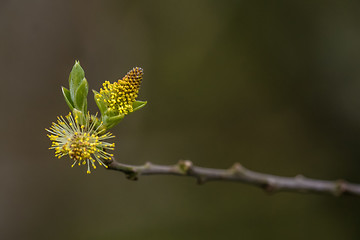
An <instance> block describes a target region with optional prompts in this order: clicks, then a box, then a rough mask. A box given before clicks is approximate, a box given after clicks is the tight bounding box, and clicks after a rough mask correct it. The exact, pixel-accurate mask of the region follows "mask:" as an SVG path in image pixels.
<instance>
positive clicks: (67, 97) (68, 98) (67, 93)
mask: <svg viewBox="0 0 360 240" xmlns="http://www.w3.org/2000/svg"><path fill="white" fill-rule="evenodd" d="M61 90H62V93H63V95H64V98H65V102H66V103H67V105H68V106H69V108H70V110H71V111H72V110H73V109H74V103H73V101H72V100H71V96H70V91H69V90H68V89H66V88H64V87H61Z"/></svg>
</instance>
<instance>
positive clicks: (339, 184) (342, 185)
mask: <svg viewBox="0 0 360 240" xmlns="http://www.w3.org/2000/svg"><path fill="white" fill-rule="evenodd" d="M346 185H347V182H346V181H345V180H343V179H339V180H337V181H336V182H335V190H334V195H335V196H336V197H340V196H341V195H342V194H343V193H344V192H346Z"/></svg>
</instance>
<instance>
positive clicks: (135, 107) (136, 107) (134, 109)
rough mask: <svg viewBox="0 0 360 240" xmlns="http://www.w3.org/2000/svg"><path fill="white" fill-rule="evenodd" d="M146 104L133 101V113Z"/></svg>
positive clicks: (145, 102)
mask: <svg viewBox="0 0 360 240" xmlns="http://www.w3.org/2000/svg"><path fill="white" fill-rule="evenodd" d="M146 104H147V101H135V102H134V103H133V111H134V112H135V111H137V110H139V109H140V108H143V107H144V106H145V105H146Z"/></svg>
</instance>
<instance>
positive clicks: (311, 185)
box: [108, 159, 360, 196]
mask: <svg viewBox="0 0 360 240" xmlns="http://www.w3.org/2000/svg"><path fill="white" fill-rule="evenodd" d="M108 169H112V170H117V171H120V172H123V173H125V174H126V176H127V178H128V179H131V180H137V179H138V177H139V176H141V175H160V174H162V175H177V176H191V177H194V178H196V179H197V181H198V183H199V184H202V183H205V182H208V181H236V182H242V183H245V184H250V185H254V186H257V187H260V188H263V189H264V190H265V191H267V192H271V193H273V192H280V191H289V192H301V193H323V194H331V195H334V196H341V195H355V196H360V185H359V184H353V183H348V182H346V181H344V180H337V181H326V180H317V179H310V178H306V177H304V176H301V175H298V176H296V177H281V176H275V175H270V174H264V173H259V172H254V171H251V170H248V169H246V168H244V167H243V166H242V165H240V164H239V163H235V164H234V165H233V166H232V167H230V168H229V169H214V168H203V167H198V166H194V165H193V164H192V162H191V161H188V160H185V161H179V162H178V163H177V164H175V165H157V164H153V163H150V162H148V163H146V164H144V165H141V166H132V165H127V164H122V163H119V162H117V161H116V160H115V159H112V160H111V161H110V162H109V163H108Z"/></svg>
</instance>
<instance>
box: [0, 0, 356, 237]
mask: <svg viewBox="0 0 360 240" xmlns="http://www.w3.org/2000/svg"><path fill="white" fill-rule="evenodd" d="M359 11H360V3H359V2H356V1H347V0H344V1H227V0H226V1H205V0H204V1H164V0H156V1H137V0H134V1H115V0H112V1H111V0H104V1H78V0H77V1H46V0H32V1H25V0H19V1H15V0H14V1H11V0H1V1H0V30H1V37H0V79H1V80H0V81H1V94H0V98H1V105H2V111H1V115H2V117H1V124H0V126H1V133H2V137H1V144H0V148H1V165H0V189H1V191H0V238H1V239H4V240H5V239H77V240H79V239H156V240H159V239H175V240H176V239H227V238H231V239H327V240H331V239H359V237H360V228H359V224H360V220H359V215H360V204H359V203H360V200H359V199H358V198H355V197H344V198H334V197H331V196H320V195H306V194H296V193H279V194H275V195H271V196H269V195H268V194H266V193H264V192H263V191H262V190H260V189H257V188H254V187H252V186H247V185H243V184H239V183H221V182H211V183H208V184H205V185H203V186H198V185H197V184H196V183H195V181H194V179H190V178H182V177H175V176H151V177H143V178H141V179H140V180H139V181H137V182H132V181H129V180H127V179H125V177H124V176H123V174H121V173H120V172H115V171H106V170H104V169H101V168H100V169H99V168H98V169H97V170H96V171H94V172H93V173H92V174H91V175H86V173H85V168H73V169H71V168H70V165H71V161H70V160H69V159H68V158H62V159H56V158H55V157H54V156H53V154H54V153H53V152H52V151H49V150H48V149H47V148H48V147H49V146H50V141H49V140H48V139H47V137H46V132H45V130H44V128H45V127H49V126H50V124H51V122H52V121H54V120H55V119H56V116H58V115H60V114H61V115H65V114H67V113H68V111H69V110H68V108H67V106H66V104H65V102H64V100H63V97H62V94H61V91H60V86H66V87H67V86H68V74H69V72H70V70H71V68H72V65H73V64H74V61H75V59H78V60H80V63H81V65H82V67H83V68H84V69H85V72H86V77H87V79H88V82H89V85H90V88H91V89H97V90H98V89H99V88H100V86H101V83H102V82H103V81H105V80H109V81H115V80H117V79H118V78H121V77H122V76H123V75H124V74H125V73H126V72H127V71H128V70H129V69H131V68H132V67H134V66H141V67H142V68H144V72H145V75H144V80H143V85H142V88H141V92H140V97H139V99H140V100H147V101H148V105H147V106H146V107H145V108H144V109H142V110H141V111H138V112H136V113H134V114H132V115H129V116H128V117H126V118H125V120H124V121H123V122H122V123H121V124H120V125H119V126H118V127H117V128H115V129H114V130H113V132H114V134H115V135H116V137H117V138H116V140H115V141H116V144H117V148H116V153H115V155H116V157H117V158H118V160H120V161H121V162H123V163H129V164H143V163H144V162H146V161H152V162H154V163H158V164H173V163H175V162H177V161H178V160H179V159H190V160H192V161H193V162H194V163H195V164H197V165H201V166H205V167H215V168H227V167H229V166H231V165H232V164H233V163H234V162H241V163H242V164H243V165H244V166H246V167H248V168H250V169H253V170H256V171H261V172H266V173H272V174H278V175H284V176H294V175H296V174H299V173H301V174H303V175H305V176H308V177H313V178H321V179H329V180H331V179H338V178H344V179H347V180H349V181H353V182H360V176H359V169H360V148H359V144H360V141H359V140H360V95H359V92H360V68H359V62H360V14H359ZM89 105H90V110H91V111H92V112H96V111H97V109H96V106H95V104H94V102H93V100H92V94H91V92H90V93H89Z"/></svg>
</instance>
